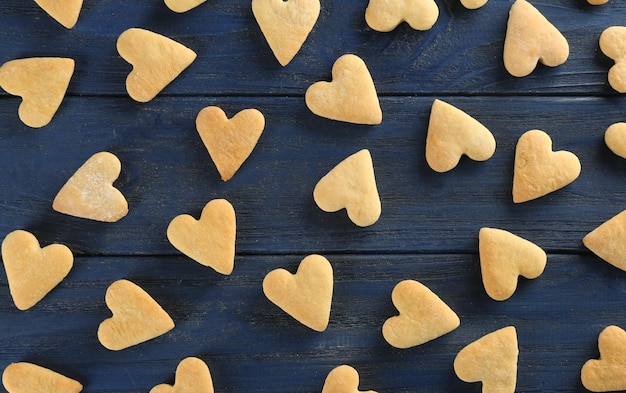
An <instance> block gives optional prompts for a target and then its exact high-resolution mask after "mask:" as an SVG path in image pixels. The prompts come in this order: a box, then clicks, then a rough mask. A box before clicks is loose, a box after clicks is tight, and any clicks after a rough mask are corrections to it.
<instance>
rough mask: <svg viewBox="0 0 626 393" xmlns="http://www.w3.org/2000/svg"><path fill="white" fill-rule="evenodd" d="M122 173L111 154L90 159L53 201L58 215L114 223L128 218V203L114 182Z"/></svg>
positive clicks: (119, 165) (116, 159) (115, 158)
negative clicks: (114, 185)
mask: <svg viewBox="0 0 626 393" xmlns="http://www.w3.org/2000/svg"><path fill="white" fill-rule="evenodd" d="M121 170H122V164H121V162H120V160H119V159H118V158H117V157H116V156H115V155H114V154H112V153H109V152H100V153H96V154H94V155H93V156H91V157H90V158H89V159H88V160H87V161H86V162H85V163H84V164H83V165H82V166H81V167H80V168H78V170H77V171H76V172H75V173H74V174H73V175H72V177H70V178H69V180H68V181H67V183H65V185H64V186H63V187H62V188H61V190H59V193H58V194H57V195H56V197H55V198H54V201H52V208H53V209H54V210H56V211H58V212H59V213H63V214H68V215H70V216H74V217H80V218H87V219H90V220H95V221H103V222H116V221H119V220H120V219H122V218H123V217H125V216H126V215H127V214H128V202H127V201H126V198H125V197H124V195H123V194H122V193H121V192H120V191H119V190H118V189H117V188H115V187H113V182H114V181H115V180H116V179H117V178H118V177H119V175H120V172H121Z"/></svg>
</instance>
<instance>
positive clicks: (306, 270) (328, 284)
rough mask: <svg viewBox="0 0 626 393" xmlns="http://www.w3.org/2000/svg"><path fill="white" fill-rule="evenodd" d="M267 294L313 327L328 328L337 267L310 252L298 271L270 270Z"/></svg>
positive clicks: (267, 280) (306, 324) (271, 299)
mask: <svg viewBox="0 0 626 393" xmlns="http://www.w3.org/2000/svg"><path fill="white" fill-rule="evenodd" d="M263 293H265V296H266V297H267V298H268V299H269V300H270V301H271V302H272V303H274V304H275V305H277V306H278V307H280V308H281V309H282V310H283V311H285V312H286V313H287V314H289V315H291V316H292V317H293V318H295V319H296V320H297V321H298V322H300V323H302V324H303V325H305V326H308V327H310V328H311V329H313V330H317V331H318V332H322V331H324V330H326V327H327V326H328V321H329V319H330V307H331V303H332V297H333V267H332V266H331V264H330V262H328V260H327V259H326V258H324V257H323V256H321V255H309V256H307V257H306V258H304V259H303V260H302V262H300V266H298V271H297V272H296V274H295V275H294V274H291V273H289V272H288V271H287V270H285V269H276V270H272V271H271V272H269V273H268V274H267V275H266V276H265V278H264V279H263Z"/></svg>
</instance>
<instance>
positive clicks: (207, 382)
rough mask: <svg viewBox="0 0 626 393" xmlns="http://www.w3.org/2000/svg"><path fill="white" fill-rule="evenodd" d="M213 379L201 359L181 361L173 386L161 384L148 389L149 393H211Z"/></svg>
mask: <svg viewBox="0 0 626 393" xmlns="http://www.w3.org/2000/svg"><path fill="white" fill-rule="evenodd" d="M213 392H214V390H213V379H212V378H211V372H210V371H209V367H207V365H206V363H204V362H203V361H202V360H201V359H198V358H195V357H189V358H185V359H183V360H182V361H181V362H180V363H179V364H178V367H177V368H176V380H175V383H174V385H168V384H161V385H157V386H155V387H153V388H152V389H150V393H213Z"/></svg>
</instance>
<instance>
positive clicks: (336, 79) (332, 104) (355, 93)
mask: <svg viewBox="0 0 626 393" xmlns="http://www.w3.org/2000/svg"><path fill="white" fill-rule="evenodd" d="M292 1H293V0H292ZM332 75H333V79H332V81H331V82H323V81H322V82H317V83H314V84H313V85H311V86H310V87H309V88H308V89H307V91H306V95H305V100H306V105H307V107H308V108H309V109H310V110H311V112H313V113H315V114H316V115H318V116H321V117H325V118H328V119H332V120H338V121H344V122H348V123H356V124H380V123H381V122H382V121H383V113H382V110H381V109H380V103H379V102H378V95H377V93H376V87H375V86H374V81H373V80H372V76H371V75H370V72H369V70H368V69H367V66H366V65H365V62H364V61H363V60H361V58H360V57H358V56H356V55H343V56H341V57H340V58H339V59H337V61H336V62H335V64H334V65H333V71H332Z"/></svg>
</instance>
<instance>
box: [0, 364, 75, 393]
mask: <svg viewBox="0 0 626 393" xmlns="http://www.w3.org/2000/svg"><path fill="white" fill-rule="evenodd" d="M2 384H3V385H4V388H5V389H6V390H7V392H9V393H79V392H81V391H82V390H83V385H82V384H81V383H80V382H78V381H75V380H73V379H71V378H68V377H66V376H64V375H61V374H59V373H57V372H56V371H52V370H49V369H47V368H44V367H41V366H38V365H36V364H32V363H27V362H20V363H12V364H9V365H8V366H7V368H5V369H4V372H3V373H2Z"/></svg>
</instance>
